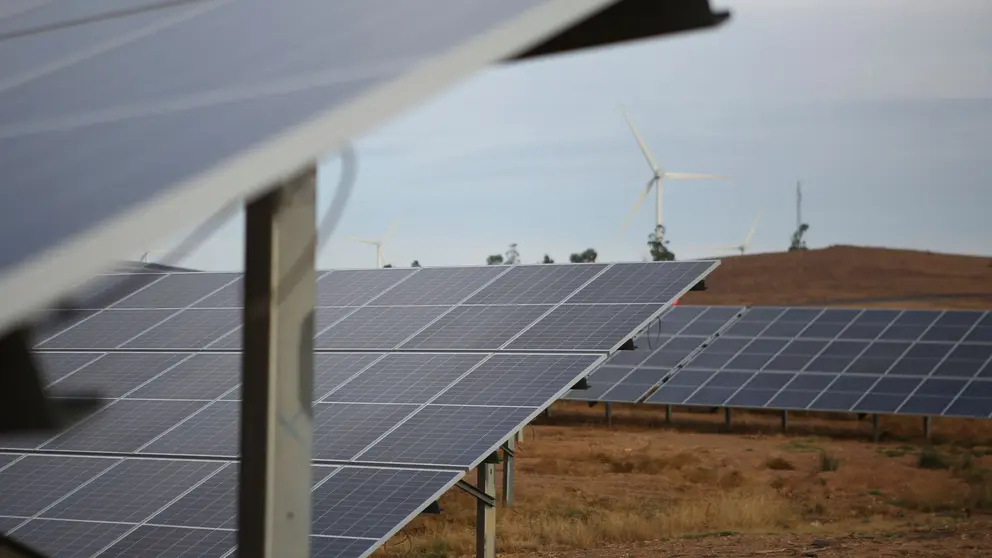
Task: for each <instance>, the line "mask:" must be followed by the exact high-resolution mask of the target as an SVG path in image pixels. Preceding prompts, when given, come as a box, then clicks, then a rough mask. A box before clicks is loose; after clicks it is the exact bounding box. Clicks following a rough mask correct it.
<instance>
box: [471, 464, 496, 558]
mask: <svg viewBox="0 0 992 558" xmlns="http://www.w3.org/2000/svg"><path fill="white" fill-rule="evenodd" d="M493 457H495V455H494V456H493ZM495 462H496V459H492V458H490V459H487V460H486V461H484V462H482V463H480V464H479V467H478V470H477V474H478V483H477V484H478V486H477V488H478V489H479V491H480V492H482V493H484V494H485V495H486V497H487V499H486V500H483V499H482V498H478V499H477V500H476V504H475V556H476V558H496V502H495V500H496V463H495ZM489 498H491V499H492V500H489ZM490 502H492V503H490Z"/></svg>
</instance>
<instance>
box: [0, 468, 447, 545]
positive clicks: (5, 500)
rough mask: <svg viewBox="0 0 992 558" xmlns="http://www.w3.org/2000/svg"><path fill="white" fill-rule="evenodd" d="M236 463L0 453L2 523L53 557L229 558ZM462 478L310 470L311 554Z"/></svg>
mask: <svg viewBox="0 0 992 558" xmlns="http://www.w3.org/2000/svg"><path fill="white" fill-rule="evenodd" d="M237 467H238V465H237V463H236V462H228V461H203V460H191V459H183V460H175V459H147V458H135V457H130V458H119V457H95V456H71V455H24V454H21V455H17V454H7V455H3V454H0V485H2V486H4V487H5V489H4V490H3V491H2V492H0V510H3V513H4V514H6V515H4V516H0V529H3V530H6V531H7V532H8V533H9V534H10V535H12V536H14V537H15V538H17V539H19V540H22V541H23V542H26V543H28V544H31V545H32V546H34V547H35V548H37V549H39V550H41V551H42V552H45V553H46V554H48V555H50V556H60V557H61V556H66V557H70V556H72V557H76V556H95V555H97V554H99V556H101V557H105V556H114V557H121V558H123V557H132V556H158V557H162V558H178V557H180V556H202V557H216V558H221V557H224V556H231V555H232V553H233V551H234V548H235V542H236V541H235V533H234V529H235V528H236V513H237V508H236V502H237V477H238V471H237ZM461 476H462V473H460V472H457V471H431V470H417V469H389V468H376V467H334V466H321V465H316V466H314V467H313V468H312V482H313V487H314V488H313V528H312V535H311V547H312V552H311V554H312V556H315V557H323V556H338V557H342V558H357V557H359V556H362V555H363V554H366V553H367V552H369V551H371V550H372V549H373V548H374V547H375V546H377V545H378V544H379V543H380V542H381V541H382V540H384V539H386V538H388V537H389V536H391V535H392V534H393V533H394V532H395V531H396V530H397V529H398V528H399V527H400V526H401V525H403V524H405V523H406V522H407V521H409V520H410V519H411V518H412V517H414V516H415V515H416V514H417V513H419V512H420V510H421V508H422V507H423V503H424V502H430V501H433V500H435V499H437V498H438V497H439V496H440V494H442V493H443V492H444V491H446V490H448V489H449V488H450V487H451V486H452V485H453V484H454V483H455V482H457V481H458V479H460V478H461Z"/></svg>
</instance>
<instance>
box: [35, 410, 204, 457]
mask: <svg viewBox="0 0 992 558" xmlns="http://www.w3.org/2000/svg"><path fill="white" fill-rule="evenodd" d="M204 406H205V403H204V402H203V401H174V400H173V401H133V400H127V399H122V400H119V401H116V402H114V403H113V404H111V405H108V406H106V407H104V408H103V409H101V410H100V411H98V412H96V413H94V414H93V415H92V416H91V417H89V418H88V419H87V420H84V421H82V422H80V423H78V424H76V425H74V426H72V427H71V428H69V429H68V430H66V431H64V432H62V433H60V434H59V435H57V436H56V437H54V438H52V439H51V440H49V441H48V442H46V443H45V444H42V445H41V446H39V448H40V449H48V450H74V451H90V452H133V451H136V450H137V449H138V448H140V447H141V446H143V445H144V444H146V443H148V442H150V441H151V440H152V439H153V438H155V437H156V436H158V435H159V434H162V433H163V432H165V431H166V430H167V429H169V428H171V427H173V426H175V425H176V424H178V423H179V421H181V420H182V419H184V418H186V417H188V416H189V415H190V414H191V413H192V412H193V411H196V410H197V409H200V408H202V407H204Z"/></svg>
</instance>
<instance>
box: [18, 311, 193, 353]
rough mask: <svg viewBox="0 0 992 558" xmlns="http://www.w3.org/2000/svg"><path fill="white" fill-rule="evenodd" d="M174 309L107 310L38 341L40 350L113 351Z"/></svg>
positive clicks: (164, 317) (170, 313) (155, 323)
mask: <svg viewBox="0 0 992 558" xmlns="http://www.w3.org/2000/svg"><path fill="white" fill-rule="evenodd" d="M175 313H176V311H175V310H160V309H151V310H150V309H141V310H132V309H128V310H116V309H108V310H103V311H100V312H97V313H95V314H93V315H92V316H90V317H88V318H86V319H85V320H82V321H80V322H78V323H77V324H75V325H73V326H72V327H70V328H69V329H66V330H64V331H62V332H60V333H58V334H56V335H55V336H54V337H51V338H50V339H46V340H41V342H40V343H39V344H38V348H39V349H76V350H81V349H89V350H100V349H113V348H116V347H119V346H121V345H122V344H124V343H126V342H128V341H130V340H131V339H132V338H134V337H135V336H136V335H138V334H140V333H142V332H144V331H146V330H148V329H151V328H152V327H154V326H155V325H157V324H158V323H160V322H162V321H164V320H165V319H166V318H168V317H169V316H172V315H173V314H175Z"/></svg>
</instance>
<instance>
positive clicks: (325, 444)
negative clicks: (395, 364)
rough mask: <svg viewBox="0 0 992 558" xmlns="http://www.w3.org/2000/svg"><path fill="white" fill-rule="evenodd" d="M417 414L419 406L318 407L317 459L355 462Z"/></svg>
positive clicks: (352, 404) (314, 426) (316, 428)
mask: <svg viewBox="0 0 992 558" xmlns="http://www.w3.org/2000/svg"><path fill="white" fill-rule="evenodd" d="M416 410H417V405H363V404H360V403H318V404H316V405H314V411H313V415H314V416H313V457H314V459H323V460H329V461H334V460H340V461H348V460H351V459H354V458H355V456H357V455H359V454H360V453H361V452H362V451H363V450H364V449H365V448H367V447H369V446H370V445H371V444H373V443H375V441H376V440H378V439H379V438H380V437H382V436H384V435H385V434H386V433H388V432H390V431H391V430H392V429H393V428H395V427H396V426H397V425H399V424H400V423H401V422H402V421H403V420H404V419H406V418H407V417H408V416H409V415H410V414H411V413H413V412H414V411H416Z"/></svg>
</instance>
